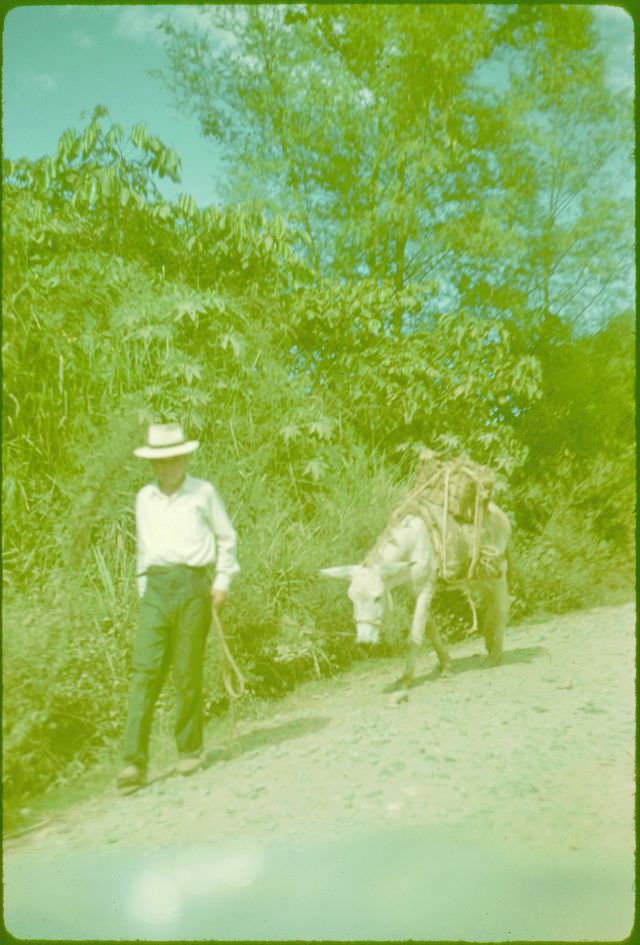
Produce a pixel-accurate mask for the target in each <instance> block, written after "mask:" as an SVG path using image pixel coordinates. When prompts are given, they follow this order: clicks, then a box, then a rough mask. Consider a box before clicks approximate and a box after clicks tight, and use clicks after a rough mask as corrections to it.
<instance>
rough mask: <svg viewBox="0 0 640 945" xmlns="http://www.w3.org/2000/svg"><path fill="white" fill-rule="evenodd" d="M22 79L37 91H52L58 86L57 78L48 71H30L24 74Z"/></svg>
mask: <svg viewBox="0 0 640 945" xmlns="http://www.w3.org/2000/svg"><path fill="white" fill-rule="evenodd" d="M24 81H25V82H26V84H27V85H30V86H31V87H32V88H35V89H37V90H38V91H39V92H45V93H46V92H52V91H53V90H54V89H57V88H58V80H57V79H56V78H55V76H52V75H51V74H50V73H49V72H32V73H31V74H30V75H27V76H25V79H24Z"/></svg>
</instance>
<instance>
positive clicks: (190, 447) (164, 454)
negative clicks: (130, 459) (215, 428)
mask: <svg viewBox="0 0 640 945" xmlns="http://www.w3.org/2000/svg"><path fill="white" fill-rule="evenodd" d="M199 446H200V442H199V440H189V441H188V442H187V443H179V444H178V445H177V446H139V447H138V449H137V450H134V451H133V455H134V456H139V457H140V459H170V458H171V457H172V456H186V455H187V454H188V453H193V452H194V451H195V450H197V449H198V447H199Z"/></svg>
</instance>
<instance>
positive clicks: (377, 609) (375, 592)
mask: <svg viewBox="0 0 640 945" xmlns="http://www.w3.org/2000/svg"><path fill="white" fill-rule="evenodd" d="M410 568H411V564H410V563H405V562H397V563H396V562H393V563H390V562H388V563H381V564H376V565H372V566H369V567H367V566H365V565H363V564H347V565H342V566H340V567H337V568H323V569H322V570H321V571H320V574H323V575H325V577H332V578H343V579H344V578H346V579H348V581H349V590H348V594H349V598H350V600H351V601H352V603H353V618H354V620H355V624H356V632H357V641H358V643H378V642H379V640H380V627H381V626H382V620H383V617H384V610H385V603H386V599H387V595H388V592H389V591H390V590H391V588H392V587H394V586H395V585H396V584H401V583H402V582H403V581H405V580H406V579H407V577H408V576H409V572H410Z"/></svg>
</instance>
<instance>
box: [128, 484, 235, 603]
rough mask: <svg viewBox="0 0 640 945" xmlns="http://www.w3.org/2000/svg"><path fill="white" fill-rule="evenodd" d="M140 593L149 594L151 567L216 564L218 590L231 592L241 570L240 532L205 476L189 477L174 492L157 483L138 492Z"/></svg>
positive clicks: (137, 519)
mask: <svg viewBox="0 0 640 945" xmlns="http://www.w3.org/2000/svg"><path fill="white" fill-rule="evenodd" d="M136 533H137V564H138V593H139V594H140V596H142V594H144V590H145V587H146V580H147V579H146V576H145V573H144V572H145V571H146V570H147V568H149V567H151V566H152V565H160V566H166V565H172V564H187V565H190V566H191V567H204V566H207V565H212V564H214V563H215V576H214V580H213V588H214V589H216V590H221V591H226V590H227V589H228V587H229V584H230V583H231V578H232V577H233V575H234V574H236V573H237V572H238V571H239V570H240V568H239V566H238V562H237V560H236V533H235V530H234V528H233V525H232V524H231V522H230V520H229V516H228V515H227V512H226V510H225V507H224V505H223V503H222V500H221V499H220V496H219V495H218V493H217V492H216V490H215V489H214V487H213V486H212V485H211V483H210V482H207V481H206V480H204V479H196V478H195V477H194V476H185V478H184V480H183V481H182V483H181V485H180V487H179V488H178V489H177V490H176V491H175V492H174V493H172V494H171V495H165V493H164V492H162V490H161V489H160V488H159V487H158V486H157V485H156V484H155V483H151V484H149V485H148V486H144V487H143V488H142V489H141V490H140V492H139V493H138V495H137V496H136Z"/></svg>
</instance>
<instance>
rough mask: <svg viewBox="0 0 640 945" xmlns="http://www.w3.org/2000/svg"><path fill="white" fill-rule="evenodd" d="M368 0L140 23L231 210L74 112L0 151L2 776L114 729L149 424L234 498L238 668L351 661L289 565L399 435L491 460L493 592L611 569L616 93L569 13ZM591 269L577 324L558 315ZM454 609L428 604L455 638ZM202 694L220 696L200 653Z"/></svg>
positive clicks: (367, 486)
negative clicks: (502, 530)
mask: <svg viewBox="0 0 640 945" xmlns="http://www.w3.org/2000/svg"><path fill="white" fill-rule="evenodd" d="M367 9H368V11H369V12H368V15H367V17H363V16H362V14H361V10H360V8H358V7H357V6H354V7H350V6H344V5H343V6H334V7H332V6H326V5H320V6H315V7H314V6H304V5H295V6H288V7H287V6H285V7H271V6H267V5H261V6H258V7H229V6H227V7H219V8H215V9H210V8H207V10H204V9H203V11H202V13H201V15H202V16H203V17H213V18H214V19H216V22H218V23H219V25H220V27H224V28H225V29H226V31H227V32H226V33H224V34H221V33H219V34H217V35H218V40H219V43H218V46H217V47H215V48H214V47H212V46H210V45H209V43H208V41H207V40H203V39H200V40H199V41H198V42H197V43H195V44H193V45H190V42H191V37H190V36H189V34H187V33H184V34H183V33H178V32H175V31H172V30H171V29H168V51H169V54H170V62H171V63H172V67H173V68H174V70H175V73H174V75H175V85H176V89H177V90H178V91H180V90H182V93H183V94H185V93H186V94H188V96H189V98H190V101H191V102H192V103H193V104H194V106H195V108H196V112H197V114H198V117H199V118H200V120H201V123H202V126H203V129H204V131H205V132H206V133H209V134H213V135H215V136H216V137H225V139H226V140H228V142H229V144H230V146H231V145H232V146H233V148H235V149H236V150H235V152H234V153H235V154H236V155H237V156H238V160H237V162H236V163H237V166H238V168H239V169H240V168H241V167H244V168H246V170H247V175H244V174H243V173H240V172H239V173H238V175H237V180H238V189H237V190H236V196H237V195H238V194H243V195H244V196H247V195H248V197H249V198H250V199H247V200H246V201H243V202H241V203H240V204H237V203H236V204H234V203H233V202H231V201H230V202H229V204H228V205H227V206H222V207H198V206H196V204H195V202H194V201H193V199H192V198H191V197H189V196H188V195H186V194H183V195H182V196H180V197H179V198H178V199H177V200H176V201H175V202H173V203H169V202H167V201H165V200H164V199H163V197H162V195H161V193H160V191H159V188H158V186H157V180H158V178H160V177H162V176H163V175H164V176H168V177H170V178H172V179H173V180H177V179H178V176H179V171H180V160H179V156H178V155H176V154H175V153H174V152H172V151H171V150H170V149H168V148H166V147H165V146H164V145H163V144H162V142H160V141H159V140H158V139H157V138H156V137H155V136H153V135H152V134H150V133H149V132H147V130H146V129H144V128H142V127H141V126H136V127H134V128H133V129H132V130H131V131H130V132H129V133H128V134H125V131H124V130H123V129H122V128H119V127H118V126H117V125H116V124H114V123H113V122H111V119H110V118H109V115H108V114H107V113H106V111H105V110H104V109H103V108H100V107H99V108H97V109H96V110H95V112H94V114H93V116H92V117H91V119H90V121H89V123H88V125H87V127H86V128H84V129H81V130H79V131H78V130H74V129H71V130H68V131H66V132H64V134H63V135H62V137H61V139H60V143H59V146H58V149H57V151H56V153H55V155H52V156H49V157H44V158H41V159H39V160H37V161H28V160H26V159H20V160H15V161H7V162H5V164H4V178H3V200H4V211H5V212H4V214H3V228H4V229H3V236H4V240H3V254H4V266H3V291H4V300H5V325H4V328H5V331H4V337H3V359H4V362H3V363H4V378H3V381H4V410H3V473H4V475H3V510H4V521H5V530H4V564H5V568H4V575H3V577H4V582H5V595H6V601H7V606H6V609H5V634H4V642H3V646H4V649H3V656H4V660H3V664H4V681H5V687H4V691H5V717H4V723H5V758H4V764H5V786H6V791H7V796H8V798H9V800H10V801H11V802H12V803H13V802H16V801H18V800H19V798H20V797H22V796H24V795H25V794H28V793H34V792H37V791H39V790H40V789H42V788H43V787H44V786H45V785H46V784H48V783H51V781H52V780H54V779H55V778H56V777H60V776H65V771H66V772H67V774H68V773H69V771H70V770H72V769H71V768H70V767H69V766H70V765H77V764H79V763H89V762H90V761H91V760H92V758H94V757H95V756H96V753H97V752H98V751H99V750H101V748H102V747H103V746H104V745H105V744H106V743H109V742H110V740H111V739H113V738H117V737H118V736H119V734H120V732H121V728H122V724H123V717H124V711H125V693H126V688H127V677H128V672H129V665H128V659H129V644H130V640H131V635H132V633H133V629H134V626H135V613H136V599H135V589H134V588H135V582H134V556H133V552H134V534H133V533H134V523H133V514H132V500H133V495H134V493H135V491H136V489H137V488H139V487H140V486H141V485H142V484H143V482H145V481H146V479H147V476H148V471H147V469H146V468H145V466H144V464H141V463H140V462H139V461H138V460H135V459H133V458H132V456H131V450H132V447H133V446H134V445H135V443H136V442H137V441H138V438H139V437H141V436H142V435H143V431H144V427H145V424H146V423H147V422H148V420H150V419H151V418H154V419H180V420H181V421H182V422H183V423H184V425H185V427H186V429H187V431H188V433H189V435H193V436H197V437H198V438H199V439H200V440H201V441H202V443H203V446H202V448H201V450H200V451H198V453H197V454H196V456H195V457H194V459H193V465H192V470H193V472H194V473H195V474H196V475H201V476H203V477H206V478H211V479H212V480H213V481H214V482H215V483H216V485H217V486H218V487H219V489H220V491H221V493H222V495H223V496H224V498H225V500H226V503H227V505H228V508H229V511H230V513H231V516H232V518H233V520H234V522H235V524H236V526H237V529H238V532H239V535H240V562H241V566H242V572H241V574H240V576H239V577H238V578H237V580H236V582H235V583H234V588H233V593H232V594H231V595H230V599H229V604H228V606H227V608H226V610H225V613H224V624H225V629H226V631H227V634H228V636H229V639H230V641H231V644H232V647H233V651H234V654H235V655H236V657H237V658H238V659H239V661H240V663H241V664H242V667H243V670H244V671H245V672H246V674H247V677H248V681H249V688H250V691H251V692H254V693H263V694H264V693H268V694H277V693H279V692H282V691H283V690H285V689H286V688H288V687H290V686H291V685H293V684H295V682H296V681H297V680H298V679H300V678H303V677H304V676H305V675H306V674H309V673H315V674H321V673H325V672H331V671H333V670H335V669H336V668H337V667H339V666H343V665H346V664H348V662H349V661H350V660H351V659H352V658H354V653H355V649H354V644H353V628H352V626H351V623H352V619H351V613H350V607H349V602H348V600H347V598H346V595H345V594H344V588H341V587H340V586H339V585H337V584H334V583H333V582H323V581H322V580H321V579H320V578H319V577H318V571H319V569H320V568H321V567H324V566H327V565H332V564H339V563H354V562H356V561H358V560H361V559H362V557H363V555H364V553H365V552H366V550H367V549H368V547H369V546H370V545H371V544H372V543H373V541H374V539H375V537H376V535H377V534H378V532H379V531H380V530H381V529H382V527H383V525H384V524H385V521H386V519H387V515H388V513H389V510H390V509H391V507H392V506H393V503H394V501H395V498H396V497H397V495H398V494H399V491H400V490H401V489H402V483H403V481H404V480H405V479H406V476H407V475H408V474H409V473H410V471H411V468H412V465H413V462H414V458H415V454H416V451H417V450H419V449H420V448H421V446H423V445H426V446H430V447H437V448H440V449H442V450H443V451H444V452H445V453H448V454H453V453H457V452H460V451H463V450H464V451H466V452H468V453H470V454H471V455H472V456H474V458H476V459H478V460H479V461H482V462H488V463H490V464H491V465H493V466H495V467H496V468H497V469H498V471H499V472H500V479H499V486H500V490H501V491H500V494H499V496H498V498H499V501H500V502H501V504H503V505H504V507H505V508H506V509H507V510H508V512H509V514H510V515H511V517H512V519H513V521H514V524H515V536H516V541H515V543H516V547H515V583H514V595H515V603H514V614H515V617H516V618H520V617H523V616H525V615H528V614H531V613H533V612H535V611H536V610H537V609H539V608H544V607H547V608H549V609H551V608H555V609H563V608H566V607H574V606H582V605H584V604H586V603H591V602H596V601H598V600H599V599H604V597H605V596H606V594H607V593H608V592H609V591H610V590H611V588H613V589H617V588H618V587H629V586H630V582H631V581H632V576H631V575H630V561H631V560H632V557H633V555H632V552H633V541H634V531H633V501H634V496H633V492H632V483H633V482H634V481H635V478H634V473H635V468H634V467H635V463H634V416H635V412H634V404H633V394H632V390H633V340H634V335H633V323H632V321H631V317H630V315H629V314H627V315H624V314H621V313H624V311H625V306H624V305H623V304H622V302H621V299H622V297H623V296H624V292H625V290H624V284H623V283H624V278H623V279H622V280H618V281H616V280H617V276H615V273H614V268H615V267H614V266H613V260H614V255H615V254H616V253H618V254H619V255H620V257H621V258H624V254H625V252H626V249H625V246H626V240H627V235H628V231H629V228H628V225H627V223H626V217H625V215H624V208H622V207H621V205H620V201H618V200H616V199H614V198H613V197H611V199H609V197H608V196H606V195H605V193H604V188H603V186H599V187H596V188H595V191H594V189H593V188H592V187H591V185H592V183H593V185H594V187H595V181H594V180H593V175H594V174H595V173H596V172H597V173H598V174H600V175H601V179H602V176H603V175H604V178H605V180H606V175H607V173H609V170H610V167H611V164H610V163H607V162H608V160H609V158H607V150H606V147H605V145H606V141H607V137H608V135H610V134H612V133H613V131H612V130H615V128H616V127H618V125H619V123H620V121H621V114H622V109H623V106H624V103H614V102H613V99H612V98H611V97H609V96H608V95H607V93H606V90H605V89H604V88H603V85H602V76H601V72H600V71H599V70H600V69H601V61H600V59H599V55H598V54H597V51H596V50H595V48H594V45H593V37H592V34H591V31H590V26H589V22H590V21H589V14H588V11H586V10H581V11H578V10H577V8H566V9H565V8H564V7H563V8H557V7H550V8H548V9H547V8H544V9H539V10H537V12H536V11H534V12H533V13H530V12H528V9H529V8H524V7H505V8H500V9H498V8H495V9H493V8H491V9H490V8H487V7H478V6H476V7H465V8H462V7H457V8H455V12H454V8H449V7H433V6H430V7H429V6H425V7H422V6H419V5H418V6H415V7H411V6H402V5H400V6H397V7H389V6H384V5H382V6H374V7H370V8H367ZM560 25H561V26H562V29H559V26H560ZM565 27H567V28H565ZM568 27H572V29H568ZM573 27H575V29H574V28H573ZM221 38H222V39H224V42H222V39H221ZM581 51H582V52H581ZM583 53H584V57H585V58H584V61H583V59H582V58H581V56H582V54H583ZM499 56H502V57H504V62H505V63H506V66H505V68H507V72H508V75H509V81H508V82H505V84H504V87H499V85H496V86H495V87H494V88H493V90H492V91H491V90H490V89H489V90H488V89H487V88H486V86H485V87H483V85H482V81H481V76H482V70H483V68H487V64H489V63H493V64H494V65H495V64H496V62H497V61H498V57H499ZM559 74H563V75H564V74H566V75H567V76H569V77H570V79H571V81H570V82H569V84H568V86H565V85H562V84H561V85H560V86H559V85H558V81H557V76H558V75H559ZM585 75H588V76H589V77H590V82H591V85H588V84H587V86H588V87H587V88H586V91H584V92H581V88H582V87H583V86H584V85H585V83H584V82H583V81H582V80H583V79H584V78H585ZM527 83H532V85H531V88H532V89H535V96H534V95H533V93H532V98H531V101H528V100H527V97H526V95H525V92H526V90H527V88H528V86H527ZM311 105H312V106H313V107H310V106H311ZM609 105H611V106H612V107H611V108H609ZM614 105H615V107H613V106H614ZM572 110H573V111H572ZM575 110H577V111H575ZM574 112H575V114H576V115H577V117H579V118H580V121H579V122H577V124H578V132H579V133H577V134H576V138H575V142H574V144H572V143H571V142H569V145H570V146H569V149H568V150H567V151H566V152H565V151H564V150H563V148H564V144H563V142H564V135H565V133H566V131H567V129H568V128H569V124H568V122H567V115H568V114H570V113H571V115H572V117H573V116H574ZM236 118H237V119H238V121H236ZM539 118H542V119H544V121H546V122H547V123H548V127H547V126H545V125H544V122H543V127H542V130H541V128H538V127H537V125H536V124H535V121H534V119H536V120H537V119H539ZM576 120H577V119H576ZM534 126H535V128H537V131H536V133H535V134H533V133H531V134H529V130H526V129H530V128H534ZM535 128H534V130H535ZM545 129H546V130H547V131H549V134H548V135H547V134H546V131H545ZM525 130H526V133H525ZM543 132H545V133H543ZM591 132H594V137H593V139H590V138H589V135H590V133H591ZM616 140H617V139H616ZM587 142H588V144H587ZM578 149H580V151H578ZM616 153H617V152H616ZM582 154H584V160H582V159H581V158H580V155H582ZM614 157H616V155H611V156H610V158H611V160H613V159H614ZM616 160H618V158H617V157H616ZM620 160H622V158H620ZM252 175H253V176H252ZM248 177H250V178H251V179H252V182H253V183H252V186H251V188H250V189H249V188H248V180H247V178H248ZM552 183H553V187H552V186H551V184H552ZM254 184H255V186H254ZM554 188H555V189H554ZM596 191H597V192H596ZM569 207H571V208H572V209H571V211H570V210H569ZM541 208H542V209H541ZM545 208H546V210H549V208H551V210H553V212H551V211H549V212H546V211H545V212H543V210H545ZM587 261H588V267H589V268H587ZM580 272H584V273H585V278H587V282H588V285H587V282H585V283H584V284H581V283H578V284H576V285H574V287H573V290H575V292H576V295H575V298H576V300H577V301H576V304H575V306H574V307H573V308H572V306H571V305H570V304H569V303H567V305H564V303H563V301H562V300H563V298H564V295H565V294H566V293H570V292H571V291H573V290H572V289H571V280H572V279H575V277H576V276H577V275H578V274H579V273H580ZM623 276H624V273H623ZM602 286H610V287H611V288H612V290H613V288H614V287H615V288H616V293H614V292H613V291H612V292H611V295H610V300H609V301H610V305H609V309H608V310H604V311H605V314H607V315H608V318H607V324H606V325H604V324H603V325H601V326H600V329H601V330H599V331H597V332H591V333H589V332H585V330H584V328H585V324H584V322H580V319H579V316H580V313H581V312H582V311H583V310H584V308H585V305H587V304H588V302H589V299H590V298H591V297H595V295H596V294H597V293H598V292H599V291H600V289H601V288H602ZM444 289H446V293H444V294H443V290H444ZM567 298H568V296H567ZM445 303H446V304H445ZM458 303H460V304H458ZM574 316H575V327H572V323H571V322H572V319H574ZM396 597H397V600H396V606H395V608H394V611H393V613H392V615H391V616H390V621H389V641H388V647H389V648H390V649H392V650H393V649H396V648H398V647H400V646H401V645H403V641H404V638H405V636H406V633H405V631H406V622H407V618H408V613H409V602H408V600H407V599H404V598H403V596H402V594H398V595H396ZM465 606H466V605H465V604H464V601H463V600H462V599H459V600H457V601H456V600H454V599H452V598H451V597H450V596H449V597H447V595H443V596H442V597H441V599H440V603H439V605H438V607H437V616H438V619H440V620H441V621H442V622H443V623H444V624H445V625H446V630H447V632H448V634H449V635H450V636H452V637H455V636H460V635H463V634H464V633H466V620H467V614H466V611H465ZM207 692H208V697H207V705H208V711H210V712H216V711H219V710H220V709H221V708H222V707H223V706H224V696H223V693H222V691H221V687H220V684H219V679H218V678H217V666H216V662H215V660H210V661H209V663H208V666H207ZM170 702H171V700H170V693H168V694H166V695H165V697H164V700H163V702H162V703H161V706H160V710H161V713H162V712H164V711H166V710H167V709H168V708H169V706H170Z"/></svg>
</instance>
